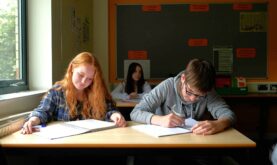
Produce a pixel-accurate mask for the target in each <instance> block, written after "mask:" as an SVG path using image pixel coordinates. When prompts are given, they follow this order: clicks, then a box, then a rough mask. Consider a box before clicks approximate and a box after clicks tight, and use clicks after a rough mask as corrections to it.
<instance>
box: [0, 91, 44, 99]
mask: <svg viewBox="0 0 277 165" xmlns="http://www.w3.org/2000/svg"><path fill="white" fill-rule="evenodd" d="M46 91H47V90H36V91H23V92H17V93H10V94H4V95H0V102H1V101H4V100H10V99H17V98H20V97H28V96H33V95H37V94H43V93H45V92H46Z"/></svg>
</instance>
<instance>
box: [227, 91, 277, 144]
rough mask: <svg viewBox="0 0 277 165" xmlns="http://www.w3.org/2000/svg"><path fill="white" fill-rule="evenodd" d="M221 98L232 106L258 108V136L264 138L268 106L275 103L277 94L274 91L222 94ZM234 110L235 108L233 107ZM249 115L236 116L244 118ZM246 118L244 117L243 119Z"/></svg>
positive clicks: (276, 103)
mask: <svg viewBox="0 0 277 165" xmlns="http://www.w3.org/2000/svg"><path fill="white" fill-rule="evenodd" d="M222 98H223V99H224V100H225V101H226V102H227V104H228V105H230V106H231V108H232V109H233V107H235V106H237V105H243V104H246V105H247V104H248V105H252V106H253V105H255V106H256V107H258V108H259V123H258V124H259V126H258V138H259V140H264V139H265V133H266V131H267V127H268V118H269V107H270V106H272V105H277V94H276V93H249V94H247V95H223V96H222ZM233 110H235V109H233ZM250 116H251V114H249V116H238V118H239V117H240V118H243V119H242V120H246V119H247V118H248V117H250ZM245 118H246V119H245Z"/></svg>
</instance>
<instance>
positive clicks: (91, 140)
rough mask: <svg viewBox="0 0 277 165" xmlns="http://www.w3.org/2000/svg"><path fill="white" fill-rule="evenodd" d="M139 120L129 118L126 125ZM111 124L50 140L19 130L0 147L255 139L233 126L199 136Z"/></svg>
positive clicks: (179, 144)
mask: <svg viewBox="0 0 277 165" xmlns="http://www.w3.org/2000/svg"><path fill="white" fill-rule="evenodd" d="M135 124H138V123H135V122H128V125H129V126H131V125H135ZM129 126H128V127H124V128H114V129H108V130H103V131H98V132H92V133H86V134H81V135H76V136H71V137H66V138H60V139H55V140H49V139H46V138H43V137H40V136H37V135H34V134H30V135H22V134H21V133H20V131H18V132H15V133H13V134H11V135H8V136H5V137H3V138H2V139H1V143H0V145H1V147H2V148H14V147H18V148H22V147H23V148H24V147H26V148H37V147H42V148H253V147H255V146H256V143H255V142H254V141H252V140H250V139H249V138H247V137H246V136H244V135H243V134H241V133H240V132H238V131H237V130H236V129H233V128H231V129H228V130H226V131H224V132H221V133H218V134H215V135H210V136H200V135H194V134H191V133H189V134H180V135H174V136H166V137H161V138H155V137H152V136H149V135H146V134H144V133H141V132H138V131H136V130H134V129H132V128H131V127H129Z"/></svg>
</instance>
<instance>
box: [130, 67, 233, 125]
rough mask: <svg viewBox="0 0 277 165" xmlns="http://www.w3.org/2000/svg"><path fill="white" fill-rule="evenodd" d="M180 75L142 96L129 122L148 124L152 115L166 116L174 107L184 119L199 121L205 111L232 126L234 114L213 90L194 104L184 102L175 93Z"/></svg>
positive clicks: (177, 93) (176, 92)
mask: <svg viewBox="0 0 277 165" xmlns="http://www.w3.org/2000/svg"><path fill="white" fill-rule="evenodd" d="M182 73H183V72H181V73H179V74H178V75H177V76H176V77H174V78H168V79H166V80H164V81H163V82H161V83H160V84H159V85H157V86H156V87H155V88H154V89H152V91H151V92H149V93H148V94H146V95H144V97H143V99H142V100H141V101H140V102H139V103H138V104H137V105H136V106H135V108H134V109H133V111H132V112H131V114H130V117H131V120H133V121H136V122H140V123H147V124H150V121H151V118H152V116H153V115H154V114H155V115H161V116H163V115H167V114H169V113H171V111H170V110H169V109H170V108H172V107H173V106H174V105H175V111H176V112H178V113H180V114H183V115H185V116H186V118H190V117H192V118H194V119H195V120H201V119H202V118H203V117H204V113H205V111H206V110H208V111H209V112H210V114H211V115H212V117H213V118H214V119H219V118H223V117H224V118H228V119H229V120H230V122H231V124H232V125H234V123H235V121H236V116H235V114H234V113H233V112H232V111H231V110H230V108H229V106H228V105H227V104H226V102H225V101H224V100H223V99H222V98H221V97H220V96H219V95H218V94H217V93H216V91H215V90H212V91H210V92H208V93H207V96H206V97H205V99H200V100H197V101H196V102H194V103H188V102H186V101H184V100H183V99H182V97H181V96H180V95H179V92H178V91H177V89H178V84H179V82H180V77H181V74H182Z"/></svg>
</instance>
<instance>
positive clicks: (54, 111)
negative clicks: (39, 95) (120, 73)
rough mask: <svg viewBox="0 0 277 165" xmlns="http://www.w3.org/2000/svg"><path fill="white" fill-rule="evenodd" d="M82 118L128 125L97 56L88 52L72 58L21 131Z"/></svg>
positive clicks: (30, 131) (26, 131) (121, 125)
mask: <svg viewBox="0 0 277 165" xmlns="http://www.w3.org/2000/svg"><path fill="white" fill-rule="evenodd" d="M83 119H98V120H107V121H109V120H111V121H113V122H115V123H116V125H117V126H120V127H124V126H126V125H127V123H126V121H125V119H124V117H123V116H122V114H121V113H120V112H119V111H117V109H116V107H115V103H114V101H113V100H112V97H111V95H110V93H109V92H108V89H107V87H106V85H105V82H104V79H103V76H102V70H101V67H100V65H99V62H98V60H97V59H96V58H95V57H94V56H93V55H92V54H91V53H89V52H82V53H80V54H78V55H77V56H76V57H75V58H73V60H72V61H71V62H70V63H69V65H68V68H67V71H66V74H65V76H64V78H63V79H62V80H61V81H57V82H56V83H55V84H54V85H53V87H52V88H51V89H50V90H49V91H48V92H47V94H45V96H44V98H43V99H42V100H41V102H40V104H39V106H38V107H37V108H35V109H34V110H33V112H32V113H31V114H30V115H29V117H28V120H27V121H26V122H25V123H24V125H23V127H22V130H21V133H22V134H31V133H32V132H33V130H32V126H35V125H39V124H44V123H47V122H50V121H72V120H83ZM61 131H62V130H61Z"/></svg>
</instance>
